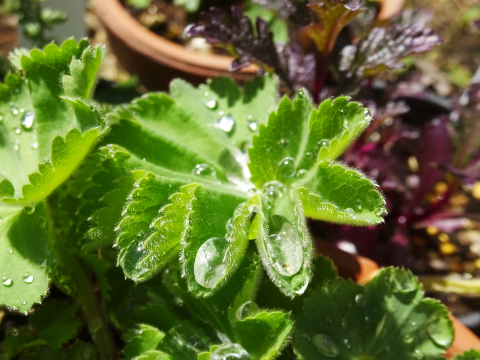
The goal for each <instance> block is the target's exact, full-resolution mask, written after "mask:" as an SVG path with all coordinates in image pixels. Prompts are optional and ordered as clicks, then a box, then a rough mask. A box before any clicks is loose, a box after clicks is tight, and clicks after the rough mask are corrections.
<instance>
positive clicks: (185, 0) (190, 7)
mask: <svg viewBox="0 0 480 360" xmlns="http://www.w3.org/2000/svg"><path fill="white" fill-rule="evenodd" d="M137 1H138V0H137ZM201 2H202V0H174V1H173V3H174V4H175V5H180V6H184V7H185V9H186V10H187V11H188V12H191V13H193V12H196V11H197V10H198V8H199V7H200V3H201Z"/></svg>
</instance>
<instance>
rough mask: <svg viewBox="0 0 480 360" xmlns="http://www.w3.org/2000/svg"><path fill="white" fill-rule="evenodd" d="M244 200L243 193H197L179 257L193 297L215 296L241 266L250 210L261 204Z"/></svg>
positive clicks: (208, 190)
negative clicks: (241, 194)
mask: <svg viewBox="0 0 480 360" xmlns="http://www.w3.org/2000/svg"><path fill="white" fill-rule="evenodd" d="M244 200H245V197H242V196H240V194H235V193H226V192H220V191H218V190H217V191H215V190H212V189H209V188H206V187H205V186H199V187H198V188H197V189H196V190H195V199H194V200H193V201H192V212H191V213H190V214H189V216H188V225H187V229H186V231H185V234H184V236H183V238H182V245H183V249H182V253H181V257H180V259H181V261H182V262H183V264H182V265H183V266H182V273H183V274H184V276H185V278H186V280H187V284H188V288H189V290H190V291H192V293H193V294H194V296H196V297H208V296H210V295H212V294H213V293H214V292H215V291H217V290H218V289H220V288H221V287H223V286H224V285H225V284H226V283H227V281H228V279H229V278H230V277H231V276H232V275H233V274H234V273H235V271H236V270H237V268H238V266H239V265H240V263H241V260H242V258H243V256H244V254H245V251H246V249H247V246H248V243H249V241H248V240H249V239H248V238H247V230H248V228H249V227H250V221H251V215H252V210H251V209H252V206H253V207H254V206H255V205H256V204H257V203H258V202H259V199H258V197H253V198H252V199H250V200H249V201H248V202H246V203H242V201H244ZM237 209H238V210H237ZM229 221H230V223H229Z"/></svg>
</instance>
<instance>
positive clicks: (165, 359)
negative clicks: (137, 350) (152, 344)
mask: <svg viewBox="0 0 480 360" xmlns="http://www.w3.org/2000/svg"><path fill="white" fill-rule="evenodd" d="M134 360H174V358H173V357H171V356H170V355H168V354H166V353H164V352H163V351H158V350H148V351H146V352H144V353H143V354H142V355H140V356H137V357H135V358H134Z"/></svg>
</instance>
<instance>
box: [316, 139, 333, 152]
mask: <svg viewBox="0 0 480 360" xmlns="http://www.w3.org/2000/svg"><path fill="white" fill-rule="evenodd" d="M331 142H332V141H331V140H330V139H322V140H320V141H319V142H318V143H317V145H316V146H315V153H316V154H318V153H319V152H320V150H321V149H322V148H323V147H326V148H327V149H328V148H329V147H330V144H331Z"/></svg>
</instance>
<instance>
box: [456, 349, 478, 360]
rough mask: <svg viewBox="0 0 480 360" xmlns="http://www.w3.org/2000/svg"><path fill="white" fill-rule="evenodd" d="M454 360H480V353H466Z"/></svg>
mask: <svg viewBox="0 0 480 360" xmlns="http://www.w3.org/2000/svg"><path fill="white" fill-rule="evenodd" d="M453 360H480V352H479V351H477V350H469V351H465V352H464V353H463V354H462V355H457V356H455V357H454V358H453Z"/></svg>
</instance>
